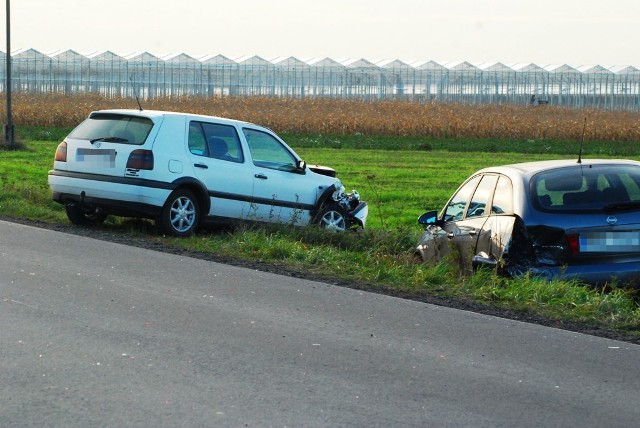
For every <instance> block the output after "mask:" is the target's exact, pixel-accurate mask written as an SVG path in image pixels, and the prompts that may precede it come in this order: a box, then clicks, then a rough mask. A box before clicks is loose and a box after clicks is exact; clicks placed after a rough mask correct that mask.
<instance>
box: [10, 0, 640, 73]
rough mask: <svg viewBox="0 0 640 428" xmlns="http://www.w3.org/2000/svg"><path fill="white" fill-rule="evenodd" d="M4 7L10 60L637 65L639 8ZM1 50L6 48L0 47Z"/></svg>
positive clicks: (22, 2)
mask: <svg viewBox="0 0 640 428" xmlns="http://www.w3.org/2000/svg"><path fill="white" fill-rule="evenodd" d="M5 1H8V0H5ZM10 5H11V50H12V51H14V50H17V49H20V48H34V49H36V50H39V51H41V52H50V51H53V50H58V49H73V50H76V51H78V52H80V53H90V52H95V51H103V50H110V51H113V52H115V53H118V54H126V53H132V52H140V51H147V52H150V53H152V54H155V55H162V54H169V53H186V54H189V55H192V56H195V57H198V56H202V55H209V54H222V55H225V56H228V57H230V58H234V57H238V56H241V55H259V56H261V57H263V58H267V59H268V58H273V57H289V56H295V57H297V58H300V59H306V58H312V57H316V58H324V57H330V58H333V59H347V58H364V59H367V60H370V61H373V60H382V59H400V60H403V61H405V62H413V61H423V60H435V61H439V62H448V61H469V62H474V63H487V62H498V61H499V62H503V63H535V64H538V65H548V64H569V65H574V66H578V65H595V64H599V65H604V66H609V65H634V66H636V67H639V68H640V48H639V47H638V43H639V42H640V0H609V1H602V0H437V1H436V0H389V1H384V0H171V1H169V0H13V1H11V3H10ZM1 9H2V11H1V13H2V22H3V23H4V22H6V15H5V7H1ZM3 28H4V26H3ZM3 34H4V32H3ZM0 50H2V51H6V40H5V41H4V43H3V44H2V46H1V47H0Z"/></svg>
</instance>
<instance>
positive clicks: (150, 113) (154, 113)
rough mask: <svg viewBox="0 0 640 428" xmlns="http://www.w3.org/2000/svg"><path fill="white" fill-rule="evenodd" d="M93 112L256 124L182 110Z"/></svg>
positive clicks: (110, 110)
mask: <svg viewBox="0 0 640 428" xmlns="http://www.w3.org/2000/svg"><path fill="white" fill-rule="evenodd" d="M94 113H114V114H126V115H132V116H141V117H149V118H154V117H162V116H186V117H190V118H196V119H197V118H202V119H215V120H218V121H223V122H227V123H237V124H244V125H253V126H258V125H255V124H253V123H250V122H245V121H242V120H236V119H228V118H226V117H218V116H209V115H203V114H195V113H184V112H177V111H165V110H138V109H107V110H96V111H93V112H91V114H94Z"/></svg>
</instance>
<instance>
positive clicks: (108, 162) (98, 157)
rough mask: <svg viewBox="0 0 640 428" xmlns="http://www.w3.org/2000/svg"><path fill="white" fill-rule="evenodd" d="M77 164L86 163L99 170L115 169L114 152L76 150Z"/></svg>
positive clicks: (111, 150)
mask: <svg viewBox="0 0 640 428" xmlns="http://www.w3.org/2000/svg"><path fill="white" fill-rule="evenodd" d="M76 161H77V162H87V163H90V164H92V165H95V166H97V167H101V168H115V166H116V151H115V150H113V149H78V151H77V152H76Z"/></svg>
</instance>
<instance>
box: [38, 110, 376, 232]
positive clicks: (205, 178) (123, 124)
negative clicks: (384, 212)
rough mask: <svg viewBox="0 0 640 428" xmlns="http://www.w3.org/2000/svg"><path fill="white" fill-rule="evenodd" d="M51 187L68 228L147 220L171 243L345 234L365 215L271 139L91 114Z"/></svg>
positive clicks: (232, 125)
mask: <svg viewBox="0 0 640 428" xmlns="http://www.w3.org/2000/svg"><path fill="white" fill-rule="evenodd" d="M49 186H50V188H51V192H52V194H53V200H54V201H56V202H58V203H61V204H63V205H65V207H66V212H67V216H68V217H69V220H71V222H72V223H74V224H91V223H97V222H101V221H104V219H105V218H106V217H107V215H109V214H112V215H118V216H127V217H141V218H151V219H154V220H156V223H157V224H158V226H159V228H160V230H161V231H163V232H164V233H166V234H170V235H173V236H188V235H190V234H192V233H193V231H194V229H195V228H196V227H198V226H199V225H200V224H202V223H205V222H207V223H230V222H235V221H238V220H240V221H254V222H267V223H282V224H292V225H308V224H318V225H320V226H324V227H327V228H329V229H334V230H345V229H347V228H349V227H351V226H361V227H364V226H365V223H366V219H367V214H368V207H367V204H366V203H365V202H362V201H360V198H359V195H358V193H357V192H356V191H355V190H354V191H353V192H352V193H345V189H344V187H343V185H342V183H341V182H340V180H339V179H337V178H336V177H335V171H334V170H333V169H331V168H327V167H317V166H316V167H310V166H309V165H307V164H306V163H305V162H304V161H303V160H301V159H300V157H299V156H298V155H297V154H296V153H295V152H294V151H293V150H292V149H291V148H290V147H289V146H288V145H287V144H286V143H285V142H284V141H282V139H280V138H279V137H278V136H277V135H276V134H275V133H273V132H272V131H271V130H269V129H267V128H264V127H261V126H257V125H254V124H251V123H247V122H241V121H236V120H230V119H223V118H218V117H211V116H202V115H194V114H185V113H174V112H164V111H150V110H101V111H96V112H93V113H91V114H90V115H89V117H88V118H87V119H86V120H85V121H84V122H82V123H81V124H80V125H78V127H76V128H75V129H74V130H73V131H72V132H71V133H70V134H69V135H68V136H67V137H66V138H65V139H64V141H63V142H62V143H60V144H59V145H58V148H57V150H56V154H55V159H54V166H53V170H51V171H49Z"/></svg>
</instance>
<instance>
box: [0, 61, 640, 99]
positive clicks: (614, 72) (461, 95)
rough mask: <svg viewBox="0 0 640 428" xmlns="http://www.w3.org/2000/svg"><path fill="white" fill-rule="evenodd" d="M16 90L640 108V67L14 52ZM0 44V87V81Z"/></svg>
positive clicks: (1, 69) (0, 77)
mask: <svg viewBox="0 0 640 428" xmlns="http://www.w3.org/2000/svg"><path fill="white" fill-rule="evenodd" d="M11 64H12V90H13V91H16V92H33V93H50V92H55V93H65V94H76V93H97V94H101V95H104V96H108V97H110V96H124V97H133V96H134V95H135V92H137V94H138V95H139V96H140V97H141V98H144V99H149V98H154V97H167V96H204V97H212V96H275V97H297V98H302V97H329V98H355V99H362V100H387V99H400V100H407V101H413V102H433V101H440V102H453V103H464V104H489V103H492V104H534V105H538V104H552V105H559V106H569V107H578V108H598V109H609V110H640V70H638V69H637V68H635V67H632V66H624V67H610V68H606V67H603V66H599V65H596V66H589V67H572V66H569V65H566V64H565V65H548V66H539V65H536V64H502V63H491V64H471V63H469V62H459V63H438V62H435V61H421V62H416V63H411V64H407V63H405V62H402V61H399V60H393V61H381V62H377V63H372V62H370V61H367V60H366V59H356V60H346V61H337V60H333V59H331V58H320V59H318V58H316V59H307V60H302V59H298V58H294V57H288V58H272V59H264V58H261V57H259V56H251V57H240V58H228V57H225V56H223V55H214V56H211V55H209V56H205V57H201V58H194V57H191V56H189V55H186V54H178V55H168V56H164V57H158V56H155V55H152V54H150V53H148V52H143V53H137V54H132V55H125V56H121V55H117V54H115V53H113V52H109V51H106V52H95V53H91V54H87V55H84V54H79V53H77V52H75V51H72V50H66V51H58V52H51V53H42V52H39V51H37V50H35V49H25V50H20V51H16V52H13V53H12V55H11ZM5 73H6V53H4V52H0V90H2V91H4V89H5V85H6V76H5Z"/></svg>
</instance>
